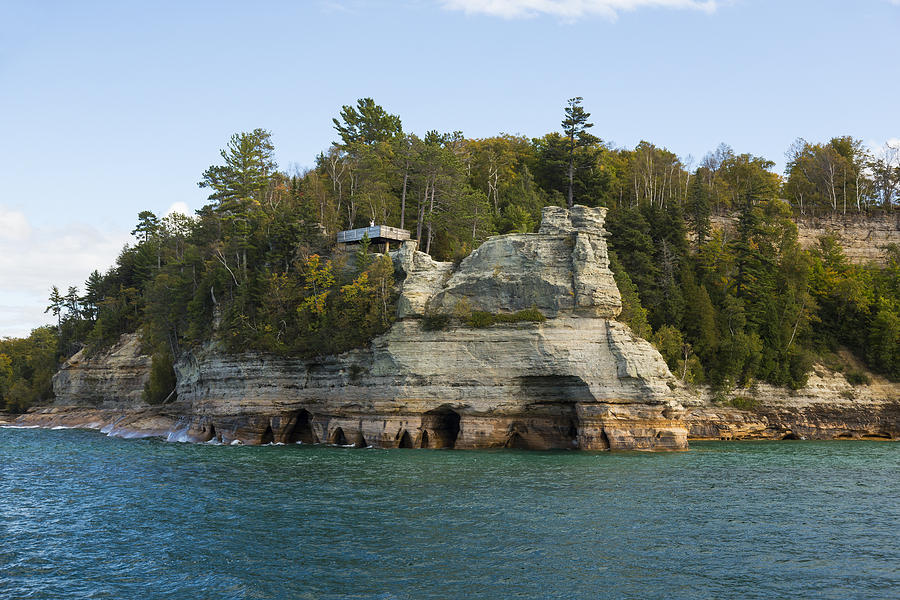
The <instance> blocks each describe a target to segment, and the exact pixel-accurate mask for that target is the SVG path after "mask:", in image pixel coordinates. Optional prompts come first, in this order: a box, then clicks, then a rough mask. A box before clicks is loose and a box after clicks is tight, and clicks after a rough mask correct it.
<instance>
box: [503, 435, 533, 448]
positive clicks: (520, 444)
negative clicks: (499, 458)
mask: <svg viewBox="0 0 900 600" xmlns="http://www.w3.org/2000/svg"><path fill="white" fill-rule="evenodd" d="M503 447H504V448H509V449H512V450H528V444H527V443H525V438H523V437H522V436H521V435H520V434H519V433H518V432H514V433H513V434H512V435H510V436H509V437H508V438H507V439H506V443H505V444H504V445H503Z"/></svg>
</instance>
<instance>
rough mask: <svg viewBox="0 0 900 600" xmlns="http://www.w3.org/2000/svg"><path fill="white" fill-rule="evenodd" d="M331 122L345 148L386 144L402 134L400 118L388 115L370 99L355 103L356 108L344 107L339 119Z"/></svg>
mask: <svg viewBox="0 0 900 600" xmlns="http://www.w3.org/2000/svg"><path fill="white" fill-rule="evenodd" d="M332 121H333V122H334V128H335V130H336V131H337V132H338V135H340V136H341V142H342V146H343V147H345V148H347V147H350V146H352V145H354V144H364V145H374V144H378V143H379V142H387V141H390V140H391V139H393V138H395V137H398V136H400V135H402V134H403V126H402V124H401V123H400V117H399V116H397V115H392V114H389V113H388V112H387V111H386V110H384V108H382V107H381V106H379V105H377V104H375V101H374V100H373V99H372V98H360V99H359V100H357V102H356V108H354V107H353V106H349V105H344V106H343V107H342V108H341V119H340V120H338V119H332Z"/></svg>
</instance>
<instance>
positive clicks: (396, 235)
mask: <svg viewBox="0 0 900 600" xmlns="http://www.w3.org/2000/svg"><path fill="white" fill-rule="evenodd" d="M366 236H368V238H369V242H371V243H372V244H384V251H385V252H387V251H388V250H390V246H391V242H396V243H398V244H399V243H402V242H404V241H406V240H408V239H409V232H408V231H407V230H405V229H400V228H399V227H388V226H387V225H371V226H369V227H360V228H359V229H348V230H346V231H339V232H338V234H337V243H338V244H358V243H360V242H362V240H363V238H364V237H366Z"/></svg>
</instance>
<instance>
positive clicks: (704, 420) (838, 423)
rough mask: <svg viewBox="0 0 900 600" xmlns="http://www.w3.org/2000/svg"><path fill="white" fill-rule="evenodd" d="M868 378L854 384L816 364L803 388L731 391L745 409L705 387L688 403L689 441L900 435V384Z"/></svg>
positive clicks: (760, 386) (761, 387) (891, 437)
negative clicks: (717, 399)
mask: <svg viewBox="0 0 900 600" xmlns="http://www.w3.org/2000/svg"><path fill="white" fill-rule="evenodd" d="M870 379H871V381H870V383H868V384H866V385H857V386H853V385H851V384H850V383H849V382H848V381H847V379H846V378H845V377H844V376H843V375H842V374H841V373H837V372H834V371H831V370H829V369H827V368H825V367H824V366H822V365H815V366H814V368H813V371H812V372H811V373H810V375H809V380H808V382H807V384H806V386H805V387H804V388H802V389H799V390H789V389H785V388H779V387H775V386H772V385H767V384H761V383H760V384H756V385H755V386H753V387H752V388H750V389H746V390H740V391H738V392H737V393H735V394H733V397H732V398H730V400H732V403H734V400H737V401H738V402H737V404H738V405H739V406H745V407H747V408H746V409H744V410H742V409H738V408H735V407H734V406H729V405H723V404H721V403H716V402H714V401H712V398H711V397H710V396H711V395H710V394H709V392H708V391H707V392H706V393H704V394H703V395H702V396H701V398H699V399H694V401H693V402H688V403H687V404H688V406H687V409H686V415H685V421H686V422H687V424H688V430H689V435H690V438H691V439H713V440H733V439H776V440H780V439H826V440H831V439H885V440H897V439H900V385H898V384H896V383H891V382H889V381H887V380H886V379H884V378H882V377H879V376H877V375H874V374H870Z"/></svg>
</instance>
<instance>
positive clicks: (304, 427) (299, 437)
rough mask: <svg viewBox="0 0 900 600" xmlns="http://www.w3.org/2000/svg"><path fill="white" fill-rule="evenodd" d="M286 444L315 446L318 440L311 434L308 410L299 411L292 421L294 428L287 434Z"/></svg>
mask: <svg viewBox="0 0 900 600" xmlns="http://www.w3.org/2000/svg"><path fill="white" fill-rule="evenodd" d="M285 441H286V442H287V443H288V444H296V443H298V442H299V443H301V444H315V443H316V442H317V441H318V440H317V439H316V434H315V433H313V429H312V423H311V422H310V414H309V411H308V410H301V411H300V412H298V413H297V415H296V418H295V420H294V426H293V427H291V430H290V431H289V432H288V435H287V440H285Z"/></svg>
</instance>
